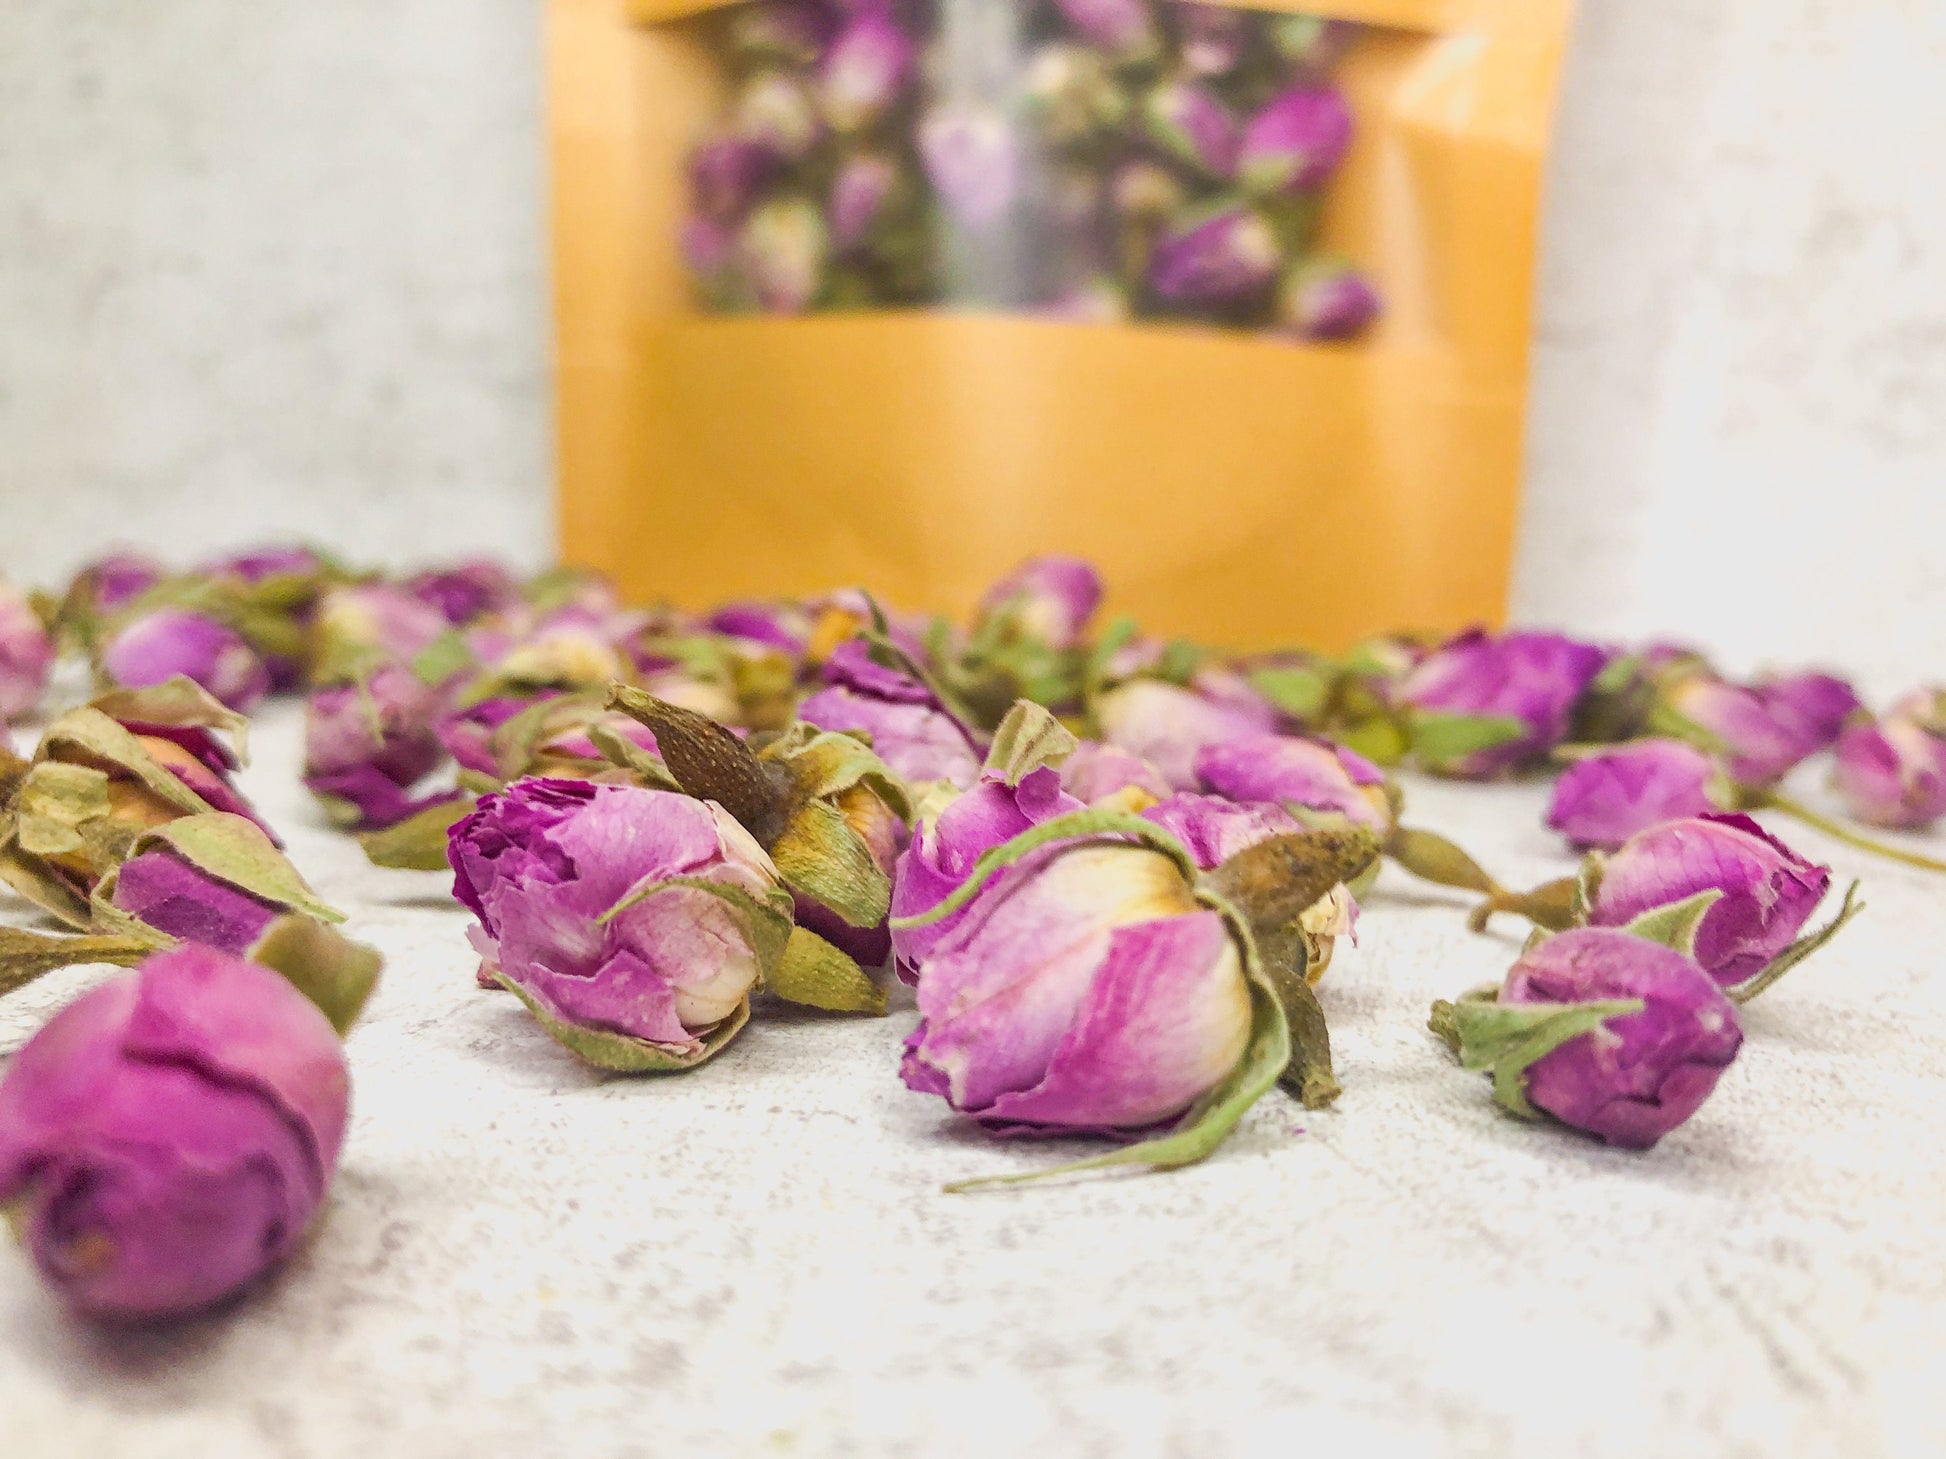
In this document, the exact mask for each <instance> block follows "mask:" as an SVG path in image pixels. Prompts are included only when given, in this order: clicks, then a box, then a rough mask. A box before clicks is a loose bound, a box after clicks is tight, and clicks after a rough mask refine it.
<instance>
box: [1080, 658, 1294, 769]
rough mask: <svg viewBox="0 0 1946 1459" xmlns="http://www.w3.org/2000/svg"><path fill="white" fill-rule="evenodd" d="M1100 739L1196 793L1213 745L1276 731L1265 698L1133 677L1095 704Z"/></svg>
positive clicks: (1270, 709)
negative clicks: (1200, 768) (1199, 765)
mask: <svg viewBox="0 0 1946 1459" xmlns="http://www.w3.org/2000/svg"><path fill="white" fill-rule="evenodd" d="M1095 718H1096V720H1097V721H1098V722H1099V724H1100V726H1101V732H1102V739H1103V740H1104V741H1106V742H1107V743H1108V744H1111V745H1114V746H1116V747H1117V748H1119V749H1123V750H1127V751H1129V752H1131V753H1132V754H1136V755H1140V756H1141V757H1142V758H1144V759H1145V760H1147V761H1148V762H1149V763H1150V764H1152V765H1154V766H1155V768H1156V769H1157V770H1158V771H1159V772H1161V774H1162V777H1163V779H1164V780H1166V781H1167V782H1168V783H1169V784H1170V786H1171V787H1173V788H1174V789H1177V790H1195V789H1197V788H1198V787H1199V785H1200V782H1199V781H1198V779H1197V777H1196V757H1197V755H1199V754H1200V753H1201V752H1202V751H1203V750H1204V749H1206V748H1207V747H1208V746H1210V745H1215V744H1220V743H1222V742H1223V741H1225V740H1230V739H1236V738H1238V737H1240V736H1246V735H1261V734H1266V733H1268V732H1269V731H1271V730H1274V729H1275V728H1276V727H1277V713H1276V711H1275V710H1273V709H1272V708H1271V707H1270V706H1269V705H1268V704H1267V703H1264V702H1263V701H1261V700H1258V701H1256V702H1255V703H1252V702H1250V701H1248V700H1241V699H1228V698H1220V697H1216V696H1212V695H1210V694H1206V693H1199V692H1198V691H1197V690H1196V689H1193V688H1184V687H1183V686H1181V685H1178V684H1169V683H1164V682H1163V681H1161V680H1159V679H1132V680H1130V681H1129V682H1128V683H1126V684H1120V685H1117V686H1116V687H1115V688H1113V689H1111V690H1109V691H1108V692H1107V693H1106V694H1103V695H1102V696H1101V697H1100V698H1099V699H1098V700H1097V701H1096V704H1095Z"/></svg>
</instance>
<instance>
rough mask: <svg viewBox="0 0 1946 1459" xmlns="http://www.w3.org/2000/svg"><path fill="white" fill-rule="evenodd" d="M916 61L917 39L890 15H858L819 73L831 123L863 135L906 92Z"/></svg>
mask: <svg viewBox="0 0 1946 1459" xmlns="http://www.w3.org/2000/svg"><path fill="white" fill-rule="evenodd" d="M914 59H915V53H914V48H913V44H912V38H911V37H910V36H909V35H907V34H906V33H905V31H904V29H903V28H902V27H901V26H900V25H899V23H898V22H897V21H896V20H894V19H893V18H892V16H891V15H890V14H889V13H888V12H886V11H885V10H883V9H880V8H878V7H871V8H868V9H864V10H861V11H859V12H858V14H857V15H855V16H853V17H852V19H851V21H850V23H849V24H847V25H846V26H845V28H844V29H843V30H841V31H840V32H839V33H838V37H837V39H836V40H834V41H833V42H832V43H831V48H830V49H829V50H828V51H826V52H825V55H824V63H823V66H822V69H821V70H820V72H819V75H818V89H819V96H820V99H821V101H822V103H823V107H824V119H825V121H826V123H827V124H829V125H830V127H831V128H832V130H833V131H837V132H858V131H863V130H864V129H865V128H867V127H869V126H871V125H872V124H873V123H875V122H877V121H878V120H879V118H881V117H883V116H884V115H885V114H886V113H887V112H888V111H890V110H891V109H892V108H893V107H894V106H896V105H897V104H898V102H899V99H900V97H901V96H902V95H903V94H904V92H905V89H906V84H907V82H908V81H909V80H910V79H911V76H912V68H913V61H914Z"/></svg>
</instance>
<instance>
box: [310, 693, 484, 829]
mask: <svg viewBox="0 0 1946 1459" xmlns="http://www.w3.org/2000/svg"><path fill="white" fill-rule="evenodd" d="M442 707H443V706H442V697H441V695H440V693H439V691H438V690H436V689H434V688H432V687H430V686H428V685H427V684H426V682H425V681H424V680H423V679H421V678H420V677H419V676H418V675H417V674H415V673H413V672H412V671H411V670H410V669H405V668H400V667H398V666H396V665H393V666H388V667H386V668H383V669H380V670H379V671H378V672H377V673H375V674H373V675H372V677H371V678H370V679H368V680H366V681H365V682H364V683H363V684H359V685H353V684H330V685H326V686H325V687H323V688H321V689H316V690H313V691H312V693H311V697H310V698H309V699H308V700H307V701H306V703H305V709H304V784H305V786H306V787H307V788H308V789H309V790H310V792H311V793H312V794H313V795H315V796H316V797H318V799H319V800H321V801H322V802H324V804H325V806H326V808H327V809H328V810H329V811H330V812H331V814H332V819H333V820H335V821H338V822H339V823H340V824H342V825H345V826H347V827H350V828H352V829H356V830H361V831H369V830H378V829H382V828H384V827H386V826H393V825H397V824H398V823H399V822H400V821H403V820H406V819H408V818H409V817H411V816H414V815H417V814H418V813H419V812H420V811H422V810H424V809H425V808H426V807H427V806H428V805H431V804H434V803H436V802H437V801H440V800H444V799H447V798H449V797H448V796H446V795H443V794H440V795H433V796H422V797H414V796H413V795H412V794H411V790H412V787H413V786H415V785H416V784H418V782H419V781H421V780H423V779H424V778H425V777H426V776H427V775H429V774H431V773H432V771H433V769H434V768H435V767H437V766H438V765H439V763H440V762H441V761H442V760H444V759H445V758H446V755H445V751H444V750H443V749H442V747H441V746H440V743H439V736H438V733H437V731H436V724H437V721H438V719H439V716H440V713H441V710H442Z"/></svg>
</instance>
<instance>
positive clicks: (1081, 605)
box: [974, 554, 1102, 649]
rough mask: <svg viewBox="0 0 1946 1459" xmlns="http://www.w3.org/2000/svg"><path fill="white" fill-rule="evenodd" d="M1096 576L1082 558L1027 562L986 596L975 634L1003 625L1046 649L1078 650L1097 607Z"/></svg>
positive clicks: (1099, 593) (1053, 556) (1099, 590)
mask: <svg viewBox="0 0 1946 1459" xmlns="http://www.w3.org/2000/svg"><path fill="white" fill-rule="evenodd" d="M1101 596H1102V585H1101V574H1100V573H1098V572H1096V571H1095V568H1094V564H1093V563H1091V562H1089V561H1088V560H1087V559H1086V558H1083V557H1064V556H1061V555H1059V554H1049V555H1048V556H1045V557H1035V558H1030V559H1028V560H1027V561H1026V562H1023V563H1022V564H1021V565H1020V566H1019V567H1017V568H1015V569H1014V570H1013V571H1012V572H1010V573H1008V574H1007V575H1006V576H1005V577H1003V578H1001V579H1000V581H999V582H997V583H995V584H994V585H993V586H992V587H990V588H988V589H987V590H986V593H985V594H984V595H983V596H982V597H981V599H980V606H979V609H978V611H977V614H976V619H975V628H974V632H975V634H976V636H977V634H978V633H979V631H980V628H981V627H983V626H991V625H994V624H997V623H1004V625H1005V626H1006V628H1007V630H1008V631H1009V632H1010V633H1013V634H1016V635H1022V636H1026V637H1031V638H1034V639H1037V640H1039V641H1040V642H1041V643H1043V644H1045V645H1047V646H1048V647H1049V648H1059V649H1071V648H1079V647H1080V646H1081V645H1082V644H1083V643H1085V642H1086V640H1087V633H1088V624H1089V621H1090V620H1091V619H1093V617H1094V616H1095V610H1096V609H1097V608H1099V607H1100V606H1101Z"/></svg>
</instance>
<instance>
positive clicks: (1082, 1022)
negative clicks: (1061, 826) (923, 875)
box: [900, 843, 1252, 1134]
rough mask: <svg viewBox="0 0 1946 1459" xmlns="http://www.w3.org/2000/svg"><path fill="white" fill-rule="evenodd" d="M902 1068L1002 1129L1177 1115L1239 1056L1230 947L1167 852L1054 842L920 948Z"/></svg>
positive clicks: (1246, 1031)
mask: <svg viewBox="0 0 1946 1459" xmlns="http://www.w3.org/2000/svg"><path fill="white" fill-rule="evenodd" d="M918 1000H919V1015H920V1020H919V1025H918V1027H917V1028H916V1029H915V1030H914V1031H913V1033H912V1036H911V1037H910V1038H909V1039H907V1041H906V1046H905V1047H906V1052H905V1061H904V1064H903V1065H902V1067H901V1069H900V1074H901V1076H902V1077H903V1078H904V1080H905V1082H906V1084H907V1085H908V1086H909V1087H910V1088H912V1089H915V1090H918V1091H921V1092H923V1093H927V1094H937V1095H939V1096H941V1097H942V1098H944V1099H945V1100H946V1101H947V1102H948V1103H949V1104H950V1105H951V1106H952V1107H953V1108H954V1109H956V1110H959V1111H961V1112H962V1113H965V1114H969V1115H972V1116H973V1117H974V1118H976V1119H977V1120H979V1121H980V1123H982V1124H983V1125H985V1126H987V1127H988V1128H989V1129H991V1130H994V1131H996V1132H998V1133H1003V1134H1055V1133H1062V1132H1068V1131H1083V1132H1095V1133H1108V1134H1125V1133H1134V1132H1140V1131H1146V1130H1151V1129H1154V1128H1156V1127H1158V1126H1161V1125H1163V1124H1165V1123H1166V1122H1169V1121H1172V1120H1175V1119H1177V1118H1178V1117H1179V1116H1181V1115H1182V1114H1183V1113H1184V1112H1185V1111H1187V1110H1188V1109H1189V1108H1190V1107H1191V1106H1192V1105H1194V1104H1195V1103H1196V1101H1197V1100H1198V1099H1200V1098H1201V1097H1202V1096H1203V1095H1204V1094H1206V1093H1208V1092H1209V1091H1210V1090H1211V1089H1213V1088H1215V1087H1216V1086H1217V1085H1218V1084H1219V1083H1221V1082H1222V1081H1223V1080H1224V1079H1225V1078H1227V1077H1228V1076H1229V1075H1230V1073H1231V1071H1232V1070H1234V1069H1235V1068H1236V1066H1237V1064H1238V1062H1239V1060H1241V1059H1242V1057H1243V1054H1244V1050H1245V1048H1246V1047H1247V1046H1248V1044H1249V1042H1250V1038H1251V1022H1252V1005H1251V990H1250V986H1249V984H1248V982H1247V981H1246V978H1245V974H1244V969H1243V960H1242V953H1241V950H1240V948H1239V946H1238V944H1237V942H1236V940H1235V939H1234V937H1233V936H1232V934H1231V932H1230V930H1229V929H1228V928H1227V927H1226V926H1225V924H1224V922H1223V919H1222V918H1221V917H1220V916H1218V915H1217V914H1216V913H1214V912H1212V911H1209V910H1207V909H1206V908H1204V907H1202V906H1201V905H1199V904H1198V902H1197V900H1196V895H1195V890H1194V888H1193V887H1191V886H1190V884H1189V883H1188V882H1187V881H1186V880H1185V879H1184V876H1183V873H1182V871H1181V870H1180V868H1179V867H1178V866H1177V865H1176V863H1175V862H1174V861H1172V860H1171V859H1170V858H1169V857H1167V856H1164V855H1162V854H1160V853H1158V852H1155V851H1151V850H1149V849H1147V848H1146V847H1141V846H1133V845H1116V844H1106V845H1104V844H1098V843H1082V844H1075V843H1066V844H1062V843H1057V844H1055V845H1053V846H1050V847H1047V848H1043V849H1042V850H1040V851H1037V852H1034V853H1032V854H1030V855H1029V856H1028V857H1027V858H1025V859H1024V860H1021V861H1020V862H1018V863H1016V864H1015V865H1013V866H1011V867H1009V868H1007V869H1006V870H1005V871H1004V872H1002V873H1001V874H1000V875H999V876H998V877H996V878H995V879H994V881H993V882H991V883H990V884H989V885H988V886H987V887H986V888H985V889H983V890H982V892H981V893H980V894H979V895H978V896H977V897H976V898H975V899H974V900H973V902H972V903H971V904H970V905H969V907H968V908H967V911H966V914H965V916H964V917H963V919H962V920H961V921H960V923H959V924H958V925H957V926H956V927H955V928H954V929H953V931H952V933H951V934H950V935H949V936H947V937H946V938H945V939H943V940H942V941H941V942H939V943H938V944H937V945H936V946H935V947H934V948H933V949H932V951H931V955H930V956H929V957H928V959H927V961H926V966H925V972H924V975H923V976H922V977H921V978H920V981H919V992H918Z"/></svg>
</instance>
